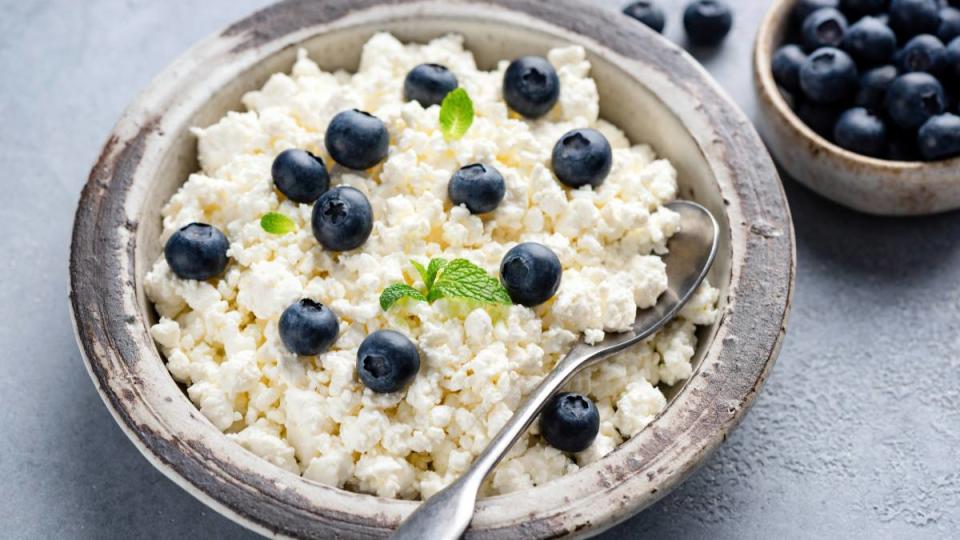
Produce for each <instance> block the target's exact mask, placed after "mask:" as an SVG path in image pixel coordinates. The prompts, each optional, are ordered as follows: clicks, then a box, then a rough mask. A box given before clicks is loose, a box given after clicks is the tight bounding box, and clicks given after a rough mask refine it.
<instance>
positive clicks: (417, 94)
mask: <svg viewBox="0 0 960 540" xmlns="http://www.w3.org/2000/svg"><path fill="white" fill-rule="evenodd" d="M457 86H458V83H457V76H456V75H454V74H453V72H452V71H450V70H449V69H447V68H446V67H445V66H441V65H439V64H420V65H419V66H417V67H415V68H413V69H411V70H410V73H407V78H406V79H404V80H403V99H405V100H407V101H416V102H417V103H419V104H420V105H422V106H423V107H424V108H426V107H429V106H431V105H440V104H441V103H443V98H445V97H447V94H449V93H450V92H452V91H453V90H454V89H455V88H456V87H457Z"/></svg>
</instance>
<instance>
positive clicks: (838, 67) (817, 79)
mask: <svg viewBox="0 0 960 540" xmlns="http://www.w3.org/2000/svg"><path fill="white" fill-rule="evenodd" d="M857 83H858V79H857V66H856V64H854V63H853V59H851V58H850V56H849V55H848V54H847V53H845V52H843V51H841V50H840V49H834V48H833V47H824V48H822V49H817V50H816V51H814V53H813V54H811V55H810V56H809V57H808V58H807V60H806V62H804V63H803V66H801V67H800V88H802V89H803V93H804V95H805V96H807V98H809V99H810V100H811V101H813V102H816V103H824V104H825V103H839V102H842V101H846V100H847V99H849V98H851V97H852V96H853V94H854V93H855V92H856V91H857Z"/></svg>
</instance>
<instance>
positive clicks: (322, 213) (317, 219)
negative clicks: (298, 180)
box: [311, 186, 373, 251]
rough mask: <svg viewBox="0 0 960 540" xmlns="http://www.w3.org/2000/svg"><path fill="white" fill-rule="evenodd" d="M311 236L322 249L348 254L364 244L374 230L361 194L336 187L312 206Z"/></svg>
mask: <svg viewBox="0 0 960 540" xmlns="http://www.w3.org/2000/svg"><path fill="white" fill-rule="evenodd" d="M311 224H312V226H313V236H314V237H316V239H317V241H318V242H320V245H322V246H323V247H324V248H325V249H328V250H330V251H349V250H351V249H356V248H358V247H360V246H361V245H363V243H364V242H366V241H367V237H369V236H370V231H372V230H373V208H372V207H371V206H370V201H368V200H367V197H366V195H364V194H363V193H362V192H360V190H358V189H356V188H352V187H350V186H339V187H335V188H333V189H331V190H330V191H328V192H326V193H324V194H323V195H321V196H320V198H319V199H317V203H316V204H315V205H314V206H313V215H312V219H311Z"/></svg>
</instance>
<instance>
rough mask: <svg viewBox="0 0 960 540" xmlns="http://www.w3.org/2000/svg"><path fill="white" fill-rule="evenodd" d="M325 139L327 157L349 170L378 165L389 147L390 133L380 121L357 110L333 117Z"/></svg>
mask: <svg viewBox="0 0 960 540" xmlns="http://www.w3.org/2000/svg"><path fill="white" fill-rule="evenodd" d="M324 141H325V142H326V145H327V152H329V153H330V157H332V158H333V160H334V161H336V162H337V163H339V164H341V165H343V166H344V167H349V168H351V169H369V168H370V167H373V166H375V165H377V164H379V163H380V162H381V161H383V160H384V159H385V158H386V157H387V151H388V150H389V148H390V135H389V134H388V133H387V127H386V126H385V125H384V124H383V121H382V120H380V119H379V118H377V117H376V116H373V115H372V114H370V113H368V112H364V111H360V110H357V109H352V110H349V111H343V112H341V113H339V114H337V115H336V116H334V117H333V119H332V120H331V121H330V125H329V126H328V127H327V133H326V136H325V137H324Z"/></svg>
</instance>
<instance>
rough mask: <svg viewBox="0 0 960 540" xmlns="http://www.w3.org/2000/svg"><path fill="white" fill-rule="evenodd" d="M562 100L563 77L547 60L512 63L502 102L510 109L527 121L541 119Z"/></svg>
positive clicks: (533, 58) (527, 58) (530, 58)
mask: <svg viewBox="0 0 960 540" xmlns="http://www.w3.org/2000/svg"><path fill="white" fill-rule="evenodd" d="M559 97H560V78H559V77H558V76H557V70H556V69H554V68H553V66H552V65H550V62H549V61H547V59H546V58H542V57H540V56H524V57H522V58H517V59H516V60H514V61H513V62H510V65H509V66H508V67H507V71H506V72H505V73H504V75H503V99H504V101H506V102H507V105H508V106H509V107H510V108H511V109H513V110H514V111H516V112H517V113H519V114H521V115H522V116H525V117H527V118H540V117H541V116H543V115H545V114H547V113H548V112H550V109H552V108H553V106H554V104H556V102H557V99H559Z"/></svg>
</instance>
